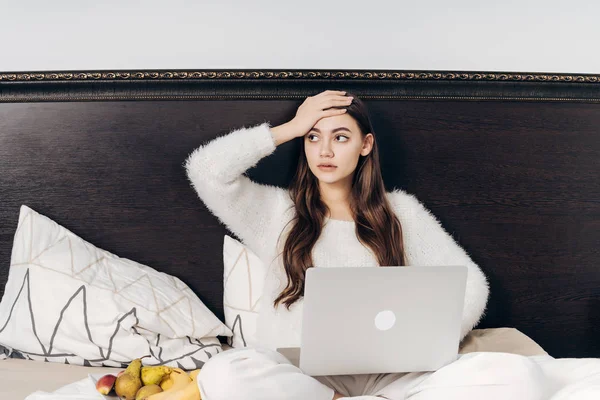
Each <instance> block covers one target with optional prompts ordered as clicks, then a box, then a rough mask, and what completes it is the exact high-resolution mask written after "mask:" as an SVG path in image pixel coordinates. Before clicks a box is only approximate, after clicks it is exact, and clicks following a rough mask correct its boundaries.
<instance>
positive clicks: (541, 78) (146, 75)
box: [0, 70, 600, 83]
mask: <svg viewBox="0 0 600 400" xmlns="http://www.w3.org/2000/svg"><path fill="white" fill-rule="evenodd" d="M164 79H180V80H184V79H209V80H210V79H249V80H251V79H292V80H293V79H356V80H363V79H366V80H400V81H410V80H436V81H439V80H447V81H515V82H523V81H532V82H579V83H598V82H600V75H591V74H577V75H571V74H558V73H520V72H457V71H447V72H446V71H352V70H349V71H304V70H302V71H300V70H295V71H294V70H292V71H268V70H262V71H260V70H259V71H235V70H232V71H219V70H216V71H115V72H106V71H97V72H93V71H92V72H83V71H82V72H76V71H70V72H69V71H67V72H22V73H21V72H15V73H10V72H8V73H0V81H11V82H24V81H89V80H164Z"/></svg>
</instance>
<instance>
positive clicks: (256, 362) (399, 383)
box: [197, 348, 546, 400]
mask: <svg viewBox="0 0 600 400" xmlns="http://www.w3.org/2000/svg"><path fill="white" fill-rule="evenodd" d="M197 382H198V388H199V390H200V395H201V396H202V399H203V400H254V399H256V400H287V399H289V400H331V399H332V398H333V395H334V390H336V391H338V392H340V393H341V394H342V395H344V396H347V397H354V398H355V399H356V398H361V399H364V400H367V399H371V400H381V397H376V396H384V397H385V398H388V399H391V400H404V399H410V400H423V399H428V400H430V399H444V400H451V399H461V400H465V399H478V400H479V399H485V400H496V399H502V400H506V399H519V400H542V399H545V398H546V394H545V393H544V387H545V386H546V385H545V381H544V374H543V372H542V370H541V368H540V367H539V366H538V365H537V364H536V363H535V362H533V361H532V360H530V359H529V358H527V357H524V356H520V355H516V354H508V353H468V354H464V355H461V356H460V357H459V359H458V360H457V361H455V362H453V363H452V364H449V365H447V366H445V367H443V368H440V369H439V370H437V371H435V372H418V373H403V374H365V375H336V376H324V377H314V378H313V377H311V376H308V375H305V374H304V373H303V372H302V371H301V370H300V369H299V368H297V367H295V366H294V365H292V363H291V362H290V361H289V360H288V359H287V358H285V357H284V356H283V355H281V354H279V353H278V352H276V351H274V350H270V349H265V348H238V349H231V350H227V351H224V352H222V353H219V354H217V355H215V356H213V357H212V358H211V359H210V360H209V361H208V362H207V363H206V364H205V365H204V366H203V367H202V370H201V371H200V373H199V374H198V377H197Z"/></svg>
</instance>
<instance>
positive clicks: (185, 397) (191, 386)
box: [146, 374, 201, 400]
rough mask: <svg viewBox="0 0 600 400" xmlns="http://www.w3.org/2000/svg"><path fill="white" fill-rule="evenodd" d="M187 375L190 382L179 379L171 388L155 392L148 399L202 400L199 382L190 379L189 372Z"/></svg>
mask: <svg viewBox="0 0 600 400" xmlns="http://www.w3.org/2000/svg"><path fill="white" fill-rule="evenodd" d="M182 375H183V374H182ZM185 376H186V377H187V378H188V380H189V381H188V383H185V382H184V380H183V379H179V380H178V382H176V383H175V384H173V386H172V387H171V388H170V389H169V390H165V391H164V392H162V393H156V394H153V395H151V396H149V397H148V398H147V399H146V400H201V397H200V390H199V389H198V384H197V382H196V381H192V380H191V379H189V376H187V374H186V375H185ZM176 386H177V387H176Z"/></svg>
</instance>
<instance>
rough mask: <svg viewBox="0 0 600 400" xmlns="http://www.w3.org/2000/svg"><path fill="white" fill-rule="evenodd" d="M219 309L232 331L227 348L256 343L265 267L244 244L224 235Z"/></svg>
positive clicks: (249, 345) (248, 345)
mask: <svg viewBox="0 0 600 400" xmlns="http://www.w3.org/2000/svg"><path fill="white" fill-rule="evenodd" d="M223 265H224V268H223V309H224V313H225V324H226V325H227V326H228V327H229V329H231V331H232V332H233V336H231V337H230V338H228V340H227V343H228V344H229V345H230V346H231V347H251V346H254V345H255V344H256V327H257V322H258V312H259V309H260V300H261V297H262V293H263V286H264V280H265V274H266V268H265V265H264V263H263V262H262V261H261V259H260V258H259V257H258V256H257V255H256V254H255V253H254V252H252V250H250V249H249V248H248V247H246V246H245V245H243V244H242V243H240V242H239V241H237V240H235V239H233V238H232V237H230V236H228V235H225V236H224V238H223Z"/></svg>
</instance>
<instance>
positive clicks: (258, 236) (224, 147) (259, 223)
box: [185, 122, 291, 254]
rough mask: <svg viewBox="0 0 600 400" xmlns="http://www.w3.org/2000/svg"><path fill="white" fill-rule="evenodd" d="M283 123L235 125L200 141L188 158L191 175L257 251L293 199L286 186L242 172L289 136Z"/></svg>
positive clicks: (218, 211) (214, 206) (215, 208)
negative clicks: (233, 128) (240, 126)
mask: <svg viewBox="0 0 600 400" xmlns="http://www.w3.org/2000/svg"><path fill="white" fill-rule="evenodd" d="M284 125H285V124H284ZM284 125H280V126H279V127H276V128H272V129H274V130H275V132H272V130H271V125H270V123H268V122H264V123H262V124H260V125H257V126H254V127H250V128H238V129H235V130H233V131H231V132H230V133H229V134H227V135H224V136H220V137H217V138H215V139H213V140H211V141H210V142H208V143H206V144H205V145H203V146H200V147H199V148H197V149H196V150H194V152H193V153H192V154H191V155H190V156H189V157H188V158H187V159H186V161H185V168H186V172H187V176H188V178H189V180H190V182H191V184H192V186H193V187H194V189H195V190H196V192H197V193H198V196H199V197H200V199H201V200H202V201H203V202H204V204H205V205H206V207H207V208H208V209H209V210H210V211H211V212H212V213H213V214H214V215H215V216H216V217H217V218H219V220H220V221H221V222H222V223H223V224H225V226H227V228H228V229H229V230H230V231H231V232H233V233H234V234H235V235H236V236H238V237H239V238H240V239H241V240H242V241H243V242H244V244H246V245H247V246H248V247H249V248H250V249H252V250H253V251H255V252H256V253H257V254H262V252H263V251H264V250H265V249H266V246H267V243H266V236H267V235H268V233H269V229H270V228H273V226H279V224H278V222H279V221H278V220H279V219H281V218H282V217H283V213H284V211H285V209H286V208H287V206H288V201H289V202H291V200H289V197H288V196H287V193H286V191H285V190H284V189H282V188H278V187H275V186H270V185H263V184H259V183H257V182H253V181H252V180H250V179H249V178H248V177H247V176H245V175H243V174H244V173H245V172H246V171H247V170H248V169H250V168H251V167H253V166H255V165H256V164H257V163H258V161H260V160H261V159H262V158H264V157H266V156H268V155H270V154H271V153H273V152H274V151H275V148H276V145H278V144H281V143H283V142H285V141H287V140H290V139H288V137H290V133H289V132H288V131H287V130H286V128H285V127H284Z"/></svg>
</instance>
